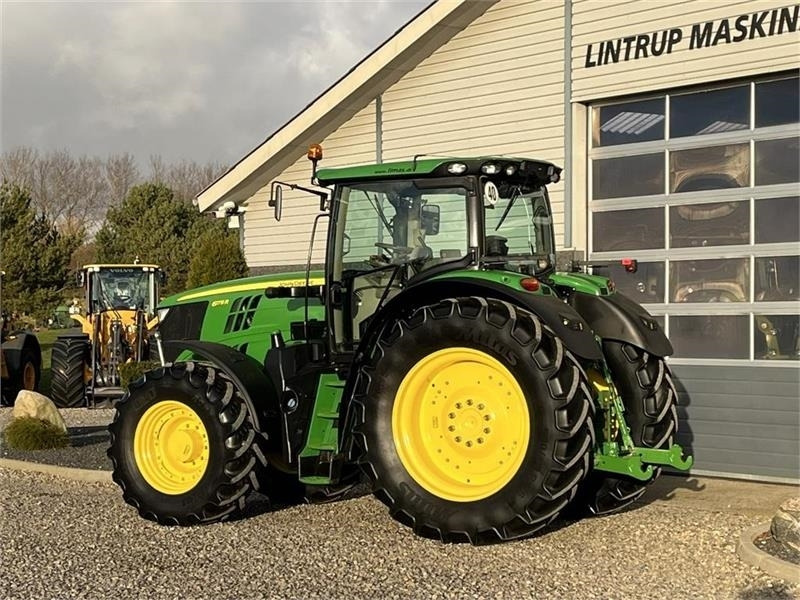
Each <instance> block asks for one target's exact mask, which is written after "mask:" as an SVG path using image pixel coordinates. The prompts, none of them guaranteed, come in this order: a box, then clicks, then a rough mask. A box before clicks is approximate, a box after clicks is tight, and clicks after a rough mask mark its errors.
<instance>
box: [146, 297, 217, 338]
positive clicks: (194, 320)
mask: <svg viewBox="0 0 800 600" xmlns="http://www.w3.org/2000/svg"><path fill="white" fill-rule="evenodd" d="M207 308H208V302H194V303H192V304H181V305H179V306H173V307H171V308H170V309H169V312H168V313H167V317H166V318H165V319H164V320H163V321H161V323H159V324H158V332H159V333H160V334H161V339H162V340H163V341H165V342H169V341H171V340H199V339H200V331H201V330H202V329H203V319H205V316H206V309H207Z"/></svg>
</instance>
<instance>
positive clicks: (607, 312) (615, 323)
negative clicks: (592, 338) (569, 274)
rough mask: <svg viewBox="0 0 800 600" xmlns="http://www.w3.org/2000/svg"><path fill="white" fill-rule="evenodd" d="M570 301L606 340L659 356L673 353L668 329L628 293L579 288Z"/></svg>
mask: <svg viewBox="0 0 800 600" xmlns="http://www.w3.org/2000/svg"><path fill="white" fill-rule="evenodd" d="M569 303H570V304H571V305H572V306H573V307H574V308H575V310H576V311H577V312H579V313H580V314H581V316H582V317H583V318H584V319H585V320H586V322H588V323H589V326H590V327H591V328H592V330H593V331H594V332H595V333H596V334H597V335H599V336H600V337H601V338H603V339H604V340H616V341H619V342H625V343H628V344H632V345H633V346H636V347H638V348H641V349H642V350H646V351H647V352H649V353H650V354H653V355H655V356H661V357H663V356H669V355H670V354H672V352H673V350H672V344H670V342H669V340H668V339H667V336H666V335H665V334H664V331H663V330H662V329H661V327H660V326H659V324H658V323H657V322H656V320H655V319H654V318H653V317H652V315H651V314H650V313H649V312H647V311H646V310H645V309H644V308H642V306H641V305H639V304H638V303H636V302H634V301H633V300H631V299H630V298H628V297H627V296H625V295H624V294H620V293H616V294H611V295H609V296H595V295H592V294H584V293H582V292H575V293H574V294H572V295H571V296H570V299H569Z"/></svg>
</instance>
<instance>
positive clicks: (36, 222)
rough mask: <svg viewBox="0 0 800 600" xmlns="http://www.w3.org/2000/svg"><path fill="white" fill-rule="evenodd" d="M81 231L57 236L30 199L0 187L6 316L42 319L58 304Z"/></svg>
mask: <svg viewBox="0 0 800 600" xmlns="http://www.w3.org/2000/svg"><path fill="white" fill-rule="evenodd" d="M82 239H83V231H75V232H73V233H71V234H66V235H65V234H62V233H60V232H59V230H58V229H57V228H56V227H55V225H54V224H53V222H52V221H50V220H49V219H48V218H47V217H46V216H44V215H42V214H37V213H36V211H35V210H34V209H33V208H32V207H31V195H30V192H28V191H27V190H25V189H23V188H21V187H19V186H18V185H15V184H8V183H4V184H2V186H0V268H2V270H3V271H4V272H5V275H4V276H3V291H2V303H3V310H5V311H7V312H19V313H26V314H28V315H31V316H34V317H36V318H44V317H45V316H46V315H47V314H49V313H50V312H51V311H52V310H53V308H54V307H55V306H56V305H57V304H58V303H59V302H60V301H61V290H62V289H63V288H64V287H65V286H66V285H67V283H68V278H69V262H70V257H71V256H72V253H73V252H74V251H75V250H76V249H77V248H78V246H79V245H80V243H81V240H82Z"/></svg>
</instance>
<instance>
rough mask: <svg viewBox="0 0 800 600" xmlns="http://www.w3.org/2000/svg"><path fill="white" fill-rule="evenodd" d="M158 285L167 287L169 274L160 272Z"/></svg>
mask: <svg viewBox="0 0 800 600" xmlns="http://www.w3.org/2000/svg"><path fill="white" fill-rule="evenodd" d="M158 283H159V285H167V274H166V273H165V272H164V271H159V272H158Z"/></svg>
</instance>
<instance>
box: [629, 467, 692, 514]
mask: <svg viewBox="0 0 800 600" xmlns="http://www.w3.org/2000/svg"><path fill="white" fill-rule="evenodd" d="M705 489H706V484H704V483H702V484H701V483H700V482H699V481H698V480H697V479H696V478H694V477H691V476H689V475H677V474H672V473H666V472H665V473H662V474H661V477H659V478H658V479H656V481H655V482H653V484H652V485H651V486H649V487H648V488H647V491H646V492H645V493H644V496H642V497H641V498H639V500H637V501H636V502H634V503H633V505H634V507H636V506H646V505H648V504H652V503H653V502H655V501H656V500H672V499H673V498H674V497H675V492H676V491H677V490H686V491H688V492H702V491H703V490H705Z"/></svg>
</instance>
